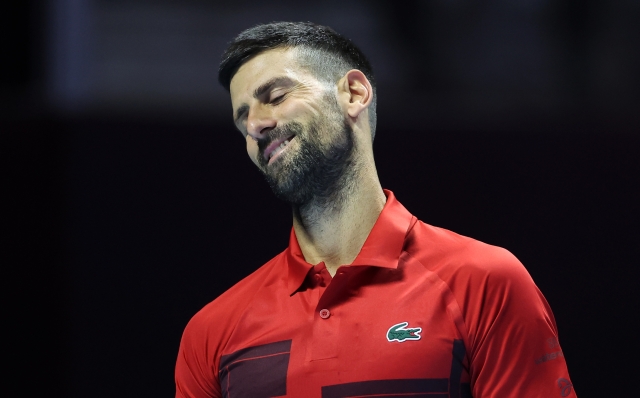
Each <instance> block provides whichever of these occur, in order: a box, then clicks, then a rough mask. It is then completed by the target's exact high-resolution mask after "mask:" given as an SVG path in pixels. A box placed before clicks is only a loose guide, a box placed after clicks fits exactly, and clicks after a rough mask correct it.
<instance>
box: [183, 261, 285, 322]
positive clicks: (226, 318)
mask: <svg viewBox="0 0 640 398" xmlns="http://www.w3.org/2000/svg"><path fill="white" fill-rule="evenodd" d="M283 256H284V252H282V253H280V254H278V255H277V256H275V257H274V258H272V259H271V260H270V261H268V262H267V263H265V264H264V265H263V266H261V267H260V268H258V269H257V270H255V271H254V272H252V273H251V274H249V275H248V276H246V277H245V278H244V279H242V280H241V281H239V282H238V283H236V284H235V285H233V286H232V287H231V288H229V289H228V290H227V291H225V292H224V293H223V294H221V295H220V296H218V297H217V298H216V299H215V300H213V301H211V302H210V303H208V304H207V305H205V306H204V307H203V308H202V309H201V310H200V311H198V312H197V313H196V314H195V315H194V316H193V318H191V320H190V321H189V324H188V325H187V329H190V328H200V327H207V328H209V327H212V326H213V327H215V328H216V329H220V328H222V325H230V324H233V323H234V319H237V318H238V317H239V316H240V314H242V311H243V310H244V308H246V307H247V306H248V305H249V304H251V302H252V301H253V300H254V297H255V295H256V293H257V292H258V291H260V289H261V288H262V287H263V286H265V285H267V284H269V283H270V281H271V280H272V279H274V278H275V279H277V278H281V277H282V276H283V269H281V266H283V262H284V261H283V259H282V257H283ZM285 275H286V274H285Z"/></svg>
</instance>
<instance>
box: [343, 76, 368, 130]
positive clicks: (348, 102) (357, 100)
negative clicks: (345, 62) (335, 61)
mask: <svg viewBox="0 0 640 398" xmlns="http://www.w3.org/2000/svg"><path fill="white" fill-rule="evenodd" d="M338 90H339V94H340V97H341V98H343V99H344V106H345V107H346V110H347V113H348V114H349V116H351V117H352V118H357V117H358V116H359V115H360V113H362V111H364V110H365V109H367V108H368V107H369V104H371V101H372V100H373V87H371V83H370V82H369V79H367V77H366V76H365V75H364V73H362V72H361V71H359V70H357V69H351V70H350V71H349V72H347V73H346V74H345V75H344V76H343V77H342V79H340V82H339V83H338Z"/></svg>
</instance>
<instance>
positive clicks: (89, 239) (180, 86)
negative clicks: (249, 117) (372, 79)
mask: <svg viewBox="0 0 640 398" xmlns="http://www.w3.org/2000/svg"><path fill="white" fill-rule="evenodd" d="M3 19H4V21H3V22H4V23H3V24H2V26H3V28H2V29H3V34H2V40H3V47H2V48H3V49H4V51H5V54H6V55H5V58H4V59H5V61H4V62H3V63H2V68H3V73H2V74H1V75H0V76H1V79H2V85H1V88H0V99H1V101H2V109H1V114H0V130H1V134H0V137H1V138H0V140H1V141H0V147H1V148H2V162H3V173H2V175H3V180H4V182H5V184H3V185H4V189H3V197H5V200H4V203H5V206H6V210H5V212H4V214H5V217H4V222H3V225H5V228H6V231H7V232H6V236H5V238H4V239H3V241H4V244H3V246H4V249H3V252H5V254H6V255H5V256H3V257H5V259H6V260H3V261H2V263H3V267H2V269H3V270H4V271H6V275H5V276H4V277H3V278H2V279H3V283H4V285H5V289H3V290H4V291H5V292H7V293H6V297H7V299H6V301H5V303H6V304H5V313H6V314H7V315H6V317H5V319H8V320H7V321H5V323H4V324H5V330H7V331H8V332H9V337H8V339H7V340H6V343H5V344H6V350H5V352H6V353H7V354H6V355H5V357H4V358H5V361H6V363H8V364H10V366H9V367H10V368H11V369H12V372H11V373H10V374H9V377H8V383H9V385H14V386H18V387H19V390H20V391H21V393H20V394H18V395H20V396H63V397H74V398H75V397H114V396H119V397H141V396H149V397H156V396H158V397H159V396H172V395H173V394H174V385H173V367H174V363H175V357H176V355H177V349H178V344H179V341H180V336H181V333H182V330H183V328H184V326H185V325H186V323H187V322H188V320H189V319H190V317H191V316H192V315H193V314H194V313H195V312H196V311H198V310H199V309H200V308H201V307H202V306H204V305H205V304H206V303H208V302H209V301H211V300H213V299H214V298H215V297H216V296H218V295H219V294H221V293H222V292H223V291H224V290H226V289H227V288H229V287H230V286H232V285H233V284H234V283H235V282H237V281H238V280H239V279H241V278H242V277H244V276H246V275H248V274H249V273H250V272H252V271H253V270H254V269H256V268H257V267H258V266H260V265H261V264H263V263H264V262H265V261H267V260H268V259H270V258H271V257H272V256H274V255H275V254H277V253H279V252H280V251H282V250H283V249H284V248H285V247H286V245H287V242H288V234H289V229H290V227H291V215H290V210H289V209H288V208H287V206H286V205H285V204H283V203H281V202H279V201H277V200H276V199H274V198H273V196H272V195H271V192H270V191H269V189H268V187H267V186H266V184H265V183H264V182H263V181H262V178H261V176H260V175H259V174H258V172H257V171H256V170H254V166H253V165H252V164H251V162H250V161H249V160H248V158H247V157H246V154H245V149H244V142H243V139H242V138H241V136H240V135H239V133H237V132H236V131H235V130H234V127H233V124H232V121H231V106H230V102H229V99H228V94H227V93H226V91H224V89H222V88H221V87H220V86H219V85H218V84H217V81H216V76H217V67H218V62H219V56H220V54H221V52H222V51H223V49H224V47H225V45H226V43H227V42H228V41H229V40H231V39H232V38H233V37H234V36H235V35H236V34H237V33H239V32H240V31H241V30H243V29H245V28H248V27H250V26H252V25H254V24H257V23H260V22H269V21H274V20H310V21H314V22H317V23H321V24H326V25H329V26H331V27H333V28H334V29H335V30H337V31H338V32H340V33H343V34H344V35H346V36H347V37H349V38H351V39H352V40H353V41H354V42H355V43H356V44H358V45H359V46H360V47H361V48H362V49H363V51H364V52H365V53H366V54H368V56H369V57H370V60H371V62H372V64H373V67H374V70H375V72H376V77H377V81H378V129H377V135H376V142H375V144H374V147H375V152H376V159H377V164H378V170H379V173H380V177H381V180H382V183H383V186H384V187H386V188H389V189H391V190H393V191H394V192H395V194H396V196H397V197H398V199H399V200H400V201H401V202H402V203H403V204H404V205H405V206H406V207H407V208H408V209H409V210H410V211H412V212H413V213H414V214H415V215H416V216H418V217H419V218H420V219H422V220H423V221H425V222H427V223H430V224H433V225H437V226H440V227H444V228H447V229H451V230H453V231H456V232H458V233H461V234H464V235H468V236H472V237H474V238H476V239H480V240H482V241H485V242H488V243H491V244H495V245H499V246H503V247H506V248H507V249H509V250H510V251H511V252H513V253H514V254H515V255H516V256H517V257H518V258H519V259H520V260H521V261H522V262H523V263H524V264H525V266H526V267H527V269H528V270H529V272H530V273H531V275H532V276H533V278H534V280H535V281H536V283H537V284H538V287H539V288H540V289H541V290H542V292H543V293H544V295H545V296H546V297H547V299H548V301H549V302H550V304H551V307H552V308H553V310H554V313H555V316H556V320H557V324H558V329H559V335H560V342H561V345H562V347H563V350H564V353H565V356H566V359H567V362H568V364H569V371H570V374H571V376H572V381H573V383H574V385H575V388H576V390H577V392H578V394H579V395H580V396H581V397H591V396H593V397H601V396H607V397H615V396H633V395H634V392H636V393H637V387H636V386H635V382H634V380H636V379H635V377H637V370H638V366H637V364H635V362H636V361H635V356H636V354H637V343H636V340H637V338H636V334H637V332H636V328H635V327H634V326H633V324H634V321H633V320H634V319H636V318H637V317H638V305H639V304H640V303H639V302H638V289H637V288H636V284H637V281H638V277H639V276H640V273H639V272H638V271H637V267H638V258H639V255H640V253H639V252H640V250H638V248H639V244H638V241H639V238H640V234H639V233H638V229H637V223H638V221H639V218H640V217H639V211H638V203H640V194H639V193H638V183H639V181H638V180H639V177H638V176H639V173H640V160H639V156H638V152H639V144H640V139H639V138H638V133H639V132H640V116H639V112H638V111H639V109H640V94H639V93H640V77H639V76H640V73H639V72H640V57H639V51H638V50H639V48H640V24H639V23H638V21H640V2H638V1H636V0H608V1H606V0H581V1H578V0H555V1H550V0H510V1H507V0H496V1H470V0H468V1H463V0H430V1H427V0H422V1H420V0H405V1H394V2H372V1H365V0H340V1H337V0H327V1H323V2H315V3H314V2H310V3H306V4H304V5H303V4H302V3H301V2H298V1H293V0H284V1H280V2H270V3H269V2H266V3H265V2H260V1H255V0H247V1H244V2H237V1H231V0H217V1H214V0H210V1H205V0H182V1H179V2H178V1H169V0H165V1H162V0H159V1H151V0H128V1H124V0H49V1H22V2H15V3H14V4H13V5H12V6H11V7H10V9H9V10H7V11H6V12H5V13H4V15H3Z"/></svg>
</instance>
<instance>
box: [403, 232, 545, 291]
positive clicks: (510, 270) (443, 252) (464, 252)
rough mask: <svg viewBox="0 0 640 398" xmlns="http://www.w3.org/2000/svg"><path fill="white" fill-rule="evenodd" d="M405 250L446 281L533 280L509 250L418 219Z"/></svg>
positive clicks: (407, 240)
mask: <svg viewBox="0 0 640 398" xmlns="http://www.w3.org/2000/svg"><path fill="white" fill-rule="evenodd" d="M405 250H406V251H407V252H409V253H410V254H411V255H412V256H414V257H415V258H416V259H418V260H419V261H420V262H421V263H422V264H423V265H424V266H425V267H426V268H427V269H429V270H430V271H433V272H435V273H437V274H438V275H439V276H440V277H441V278H442V279H444V280H446V281H451V282H452V283H453V282H455V279H459V278H473V279H478V278H481V279H482V278H490V277H491V278H494V279H502V278H506V279H509V280H511V279H513V278H516V280H521V279H523V278H524V281H529V282H532V281H531V277H530V276H529V273H528V272H527V271H526V269H525V268H524V266H523V265H522V263H520V261H519V260H518V259H517V258H516V257H515V256H514V255H513V254H512V253H511V252H509V251H508V250H506V249H504V248H502V247H498V246H494V245H490V244H487V243H484V242H481V241H479V240H476V239H473V238H470V237H467V236H464V235H460V234H457V233H455V232H452V231H449V230H447V229H444V228H439V227H434V226H432V225H429V224H426V223H424V222H421V221H418V222H417V223H416V224H415V226H414V228H412V230H411V231H410V232H409V233H408V235H407V239H406V242H405Z"/></svg>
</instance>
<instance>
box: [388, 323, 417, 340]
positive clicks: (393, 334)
mask: <svg viewBox="0 0 640 398" xmlns="http://www.w3.org/2000/svg"><path fill="white" fill-rule="evenodd" d="M407 325H409V322H400V323H398V324H395V325H393V326H391V327H390V328H389V331H388V332H387V340H388V341H397V342H399V343H402V342H403V341H407V340H420V337H421V336H420V332H422V328H410V329H405V328H406V327H407Z"/></svg>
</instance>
